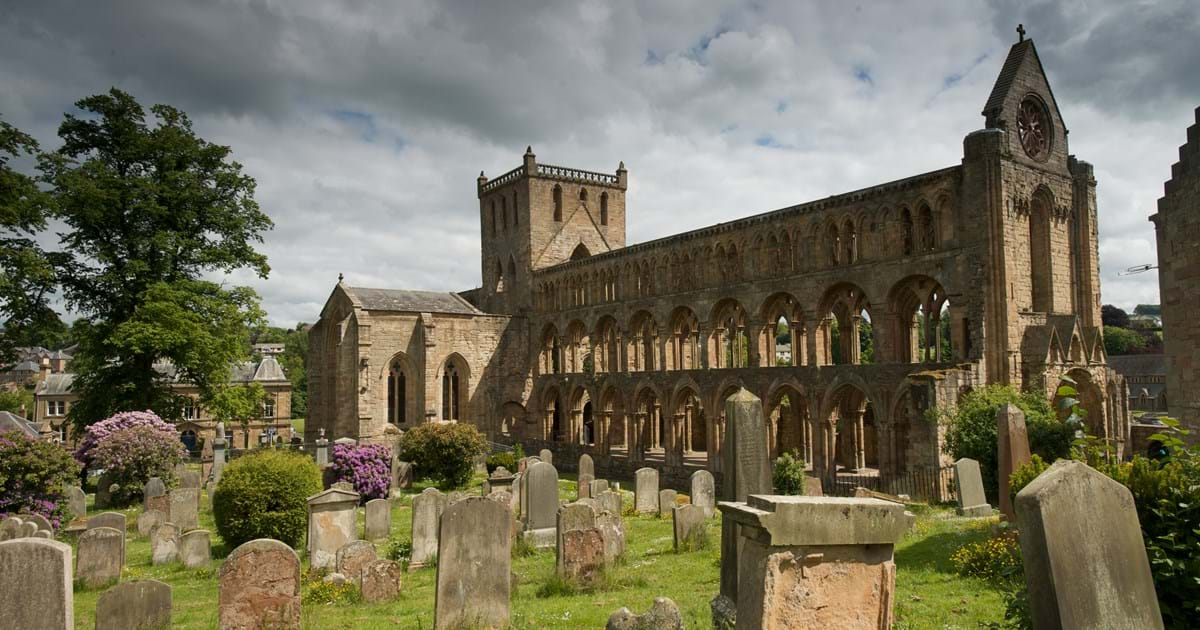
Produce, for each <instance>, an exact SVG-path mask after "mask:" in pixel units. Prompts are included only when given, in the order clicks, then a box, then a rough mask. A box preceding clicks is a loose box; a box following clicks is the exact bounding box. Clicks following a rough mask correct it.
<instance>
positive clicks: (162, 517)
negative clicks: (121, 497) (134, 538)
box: [137, 510, 167, 538]
mask: <svg viewBox="0 0 1200 630" xmlns="http://www.w3.org/2000/svg"><path fill="white" fill-rule="evenodd" d="M166 522H167V515H166V514H163V513H162V512H159V511H158V510H147V511H145V512H142V513H141V514H138V518H137V530H138V536H141V537H142V538H145V537H147V536H149V535H150V532H151V531H152V530H153V529H154V526H155V525H161V524H163V523H166Z"/></svg>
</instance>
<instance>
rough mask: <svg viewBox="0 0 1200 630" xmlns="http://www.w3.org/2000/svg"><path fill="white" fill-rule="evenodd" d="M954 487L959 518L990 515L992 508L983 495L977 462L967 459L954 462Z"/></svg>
mask: <svg viewBox="0 0 1200 630" xmlns="http://www.w3.org/2000/svg"><path fill="white" fill-rule="evenodd" d="M954 487H955V490H957V494H958V515H959V516H991V515H992V506H991V505H988V502H987V498H986V497H985V496H984V494H983V477H982V476H981V475H980V472H979V462H977V461H975V460H973V459H971V458H969V457H964V458H962V459H960V460H958V461H957V462H954Z"/></svg>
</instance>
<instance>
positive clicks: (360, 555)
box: [336, 540, 379, 584]
mask: <svg viewBox="0 0 1200 630" xmlns="http://www.w3.org/2000/svg"><path fill="white" fill-rule="evenodd" d="M378 559H379V557H378V556H376V555H375V545H372V544H371V543H369V542H367V541H365V540H352V541H350V542H348V543H346V544H345V545H342V548H341V549H338V551H337V564H336V567H337V568H336V571H337V572H338V573H341V574H342V575H344V576H346V577H347V578H349V579H350V581H352V582H354V583H355V584H359V580H361V579H362V570H363V568H364V567H366V566H367V565H368V564H371V563H372V562H374V561H376V560H378Z"/></svg>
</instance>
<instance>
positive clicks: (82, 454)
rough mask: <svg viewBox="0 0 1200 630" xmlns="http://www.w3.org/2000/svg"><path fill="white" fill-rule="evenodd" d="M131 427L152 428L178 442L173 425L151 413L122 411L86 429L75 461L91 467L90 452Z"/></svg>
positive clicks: (76, 452)
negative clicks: (173, 437)
mask: <svg viewBox="0 0 1200 630" xmlns="http://www.w3.org/2000/svg"><path fill="white" fill-rule="evenodd" d="M133 427H154V428H155V429H158V430H159V431H162V432H163V433H166V434H170V435H172V436H175V439H176V440H178V439H179V438H178V436H177V432H176V430H175V425H173V424H171V423H170V422H167V421H166V420H163V419H162V418H160V417H159V416H158V414H156V413H154V412H153V411H122V412H121V413H118V414H114V415H112V416H111V417H108V418H105V419H104V420H101V421H100V422H97V423H95V424H93V425H91V426H89V427H88V428H87V431H86V432H85V433H84V434H83V439H82V440H80V441H79V448H77V449H75V459H77V460H79V463H81V464H83V465H84V466H89V467H93V468H94V466H92V451H93V450H94V449H95V448H96V447H97V446H98V445H99V444H100V443H101V442H103V441H104V440H105V439H107V438H108V437H110V436H111V435H113V434H114V433H116V432H117V431H121V430H123V429H132V428H133Z"/></svg>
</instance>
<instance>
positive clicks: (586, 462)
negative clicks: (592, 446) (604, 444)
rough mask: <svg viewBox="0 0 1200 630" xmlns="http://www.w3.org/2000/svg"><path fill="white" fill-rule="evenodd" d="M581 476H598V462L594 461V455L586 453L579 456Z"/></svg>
mask: <svg viewBox="0 0 1200 630" xmlns="http://www.w3.org/2000/svg"><path fill="white" fill-rule="evenodd" d="M578 472H579V476H580V477H582V476H584V475H590V476H591V477H592V478H593V479H595V478H596V463H595V462H593V461H592V456H591V455H588V454H587V453H584V454H583V455H580V456H579V471H578Z"/></svg>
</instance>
